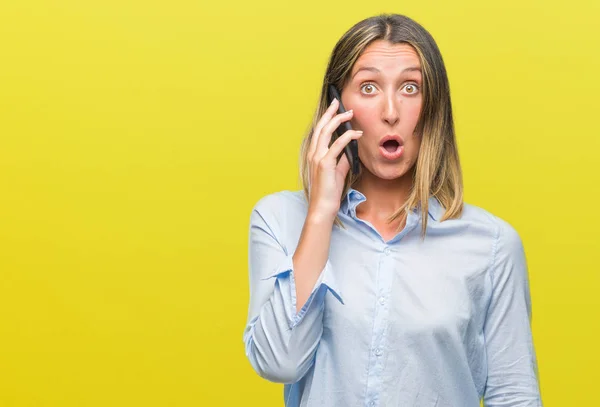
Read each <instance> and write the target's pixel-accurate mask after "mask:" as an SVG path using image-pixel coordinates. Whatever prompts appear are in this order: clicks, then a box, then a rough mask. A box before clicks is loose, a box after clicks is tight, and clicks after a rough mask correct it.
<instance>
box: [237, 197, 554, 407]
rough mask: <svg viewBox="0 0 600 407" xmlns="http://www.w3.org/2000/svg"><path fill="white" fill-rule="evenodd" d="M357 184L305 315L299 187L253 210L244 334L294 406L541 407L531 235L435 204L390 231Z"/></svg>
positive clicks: (252, 356)
mask: <svg viewBox="0 0 600 407" xmlns="http://www.w3.org/2000/svg"><path fill="white" fill-rule="evenodd" d="M365 200H366V197H365V196H364V195H363V194H362V193H360V192H359V191H357V190H354V189H351V190H350V191H349V192H348V194H347V196H346V197H345V200H344V201H343V203H342V205H341V207H340V211H339V216H340V219H341V220H342V222H343V223H344V224H345V226H346V229H341V228H339V227H337V226H335V227H334V228H333V232H332V237H331V244H330V250H329V258H328V260H327V264H326V265H325V267H324V269H323V270H322V272H321V274H320V277H319V280H318V281H317V283H316V285H315V287H314V289H313V292H312V294H311V296H310V297H309V299H308V301H307V302H306V304H305V305H304V307H303V308H302V309H301V310H300V312H299V313H296V295H295V294H296V291H295V286H294V267H293V263H292V256H293V254H294V251H295V250H296V246H297V244H298V239H299V237H300V233H301V231H302V226H303V223H304V220H305V218H306V214H307V202H306V200H305V198H304V195H303V192H302V191H301V190H299V191H280V192H276V193H272V194H269V195H267V196H264V197H263V198H261V199H260V200H259V201H258V202H257V203H256V205H255V206H254V208H253V210H252V213H251V216H250V230H249V267H250V276H249V277H250V304H249V310H248V320H247V325H246V327H245V329H244V334H243V340H244V344H245V351H246V355H247V357H248V359H249V361H250V364H251V365H252V367H253V368H254V370H255V371H256V372H257V373H258V374H259V375H260V376H261V377H263V378H265V379H268V380H270V381H273V382H278V383H285V386H284V389H283V390H284V392H283V393H284V401H285V405H286V406H287V407H292V406H293V407H295V406H307V407H308V406H344V407H349V406H385V407H389V406H398V407H409V406H410V407H434V406H435V407H479V403H480V400H481V399H482V398H483V400H484V403H485V405H486V407H517V406H519V407H526V406H527V407H534V406H535V407H541V406H542V401H541V396H540V386H539V382H538V379H539V376H538V367H537V361H536V354H535V349H534V345H533V339H532V331H531V299H530V290H529V280H528V272H527V263H526V258H525V253H524V250H523V245H522V241H521V239H520V237H519V235H518V234H517V232H516V231H515V229H514V228H513V227H512V226H511V225H510V224H509V223H507V222H506V221H504V220H502V219H500V218H498V217H496V216H494V215H492V214H490V213H489V212H487V211H485V210H483V209H481V208H479V207H476V206H474V205H470V204H467V203H465V204H464V212H463V215H462V216H461V218H460V219H453V220H446V221H444V222H439V219H440V217H441V216H442V215H443V213H444V209H443V207H442V206H441V205H440V203H439V202H438V201H437V199H436V198H434V197H431V198H430V200H429V213H428V216H429V218H428V224H427V233H426V237H425V240H424V241H423V240H421V236H420V233H421V219H420V214H419V212H418V209H415V210H413V211H411V212H409V216H408V219H407V223H406V227H405V228H404V229H403V230H402V231H401V232H400V233H398V234H397V235H396V236H395V237H394V238H392V239H391V240H389V241H385V239H384V238H382V236H381V235H380V234H379V233H378V232H377V230H376V229H375V228H374V227H373V226H372V225H371V224H370V223H369V222H367V221H364V220H362V219H359V218H357V216H356V207H357V205H358V204H360V203H361V202H363V201H365Z"/></svg>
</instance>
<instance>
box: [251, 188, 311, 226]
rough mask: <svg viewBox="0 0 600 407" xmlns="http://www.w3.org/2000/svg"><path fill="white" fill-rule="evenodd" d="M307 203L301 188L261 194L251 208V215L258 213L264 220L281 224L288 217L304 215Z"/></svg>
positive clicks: (295, 217)
mask: <svg viewBox="0 0 600 407" xmlns="http://www.w3.org/2000/svg"><path fill="white" fill-rule="evenodd" d="M307 210H308V203H307V201H306V198H305V196H304V191H303V190H294V191H291V190H282V191H276V192H271V193H269V194H267V195H264V196H262V197H261V198H259V199H258V201H257V202H256V203H255V204H254V206H253V208H252V216H253V217H254V216H256V215H259V216H261V217H262V218H263V219H264V220H265V221H267V222H269V223H271V222H275V223H278V224H282V223H284V222H286V221H287V220H290V219H299V218H303V217H305V216H306V212H307Z"/></svg>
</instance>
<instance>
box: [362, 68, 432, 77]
mask: <svg viewBox="0 0 600 407" xmlns="http://www.w3.org/2000/svg"><path fill="white" fill-rule="evenodd" d="M360 71H371V72H375V73H381V71H380V70H379V69H377V68H375V67H374V66H363V67H360V68H358V71H356V72H354V75H352V77H353V78H354V77H355V76H356V74H357V73H359V72H360ZM411 71H417V72H421V68H420V67H418V66H409V67H408V68H406V69H404V70H403V71H402V72H401V73H405V72H411ZM421 73H422V72H421Z"/></svg>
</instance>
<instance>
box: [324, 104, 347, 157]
mask: <svg viewBox="0 0 600 407" xmlns="http://www.w3.org/2000/svg"><path fill="white" fill-rule="evenodd" d="M352 116H353V111H352V110H348V111H347V112H345V113H340V114H338V115H336V116H335V117H334V118H333V119H331V120H330V121H329V122H328V123H327V124H326V125H325V127H323V130H322V131H321V134H320V135H319V140H318V142H317V150H316V151H317V155H319V154H318V152H319V151H321V152H322V154H323V155H324V154H325V151H326V150H327V147H328V146H329V143H330V142H331V137H332V134H333V131H334V130H335V129H337V128H338V127H339V126H340V124H342V122H345V121H348V120H350V119H351V118H352Z"/></svg>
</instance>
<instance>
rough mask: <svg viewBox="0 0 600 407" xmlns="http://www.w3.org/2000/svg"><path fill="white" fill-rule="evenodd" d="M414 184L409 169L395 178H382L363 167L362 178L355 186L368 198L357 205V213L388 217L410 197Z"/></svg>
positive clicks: (370, 216) (375, 217) (374, 216)
mask: <svg viewBox="0 0 600 407" xmlns="http://www.w3.org/2000/svg"><path fill="white" fill-rule="evenodd" d="M412 184H413V173H412V171H409V172H408V173H406V174H404V175H403V176H402V177H400V178H396V179H393V180H386V179H381V178H379V177H377V176H375V175H373V174H371V173H370V172H369V171H367V170H366V168H363V174H362V176H361V178H360V180H358V181H357V183H356V184H355V185H354V186H353V188H354V189H356V190H357V191H359V192H361V193H362V194H363V195H364V196H365V197H366V198H367V200H366V201H365V202H363V203H361V204H360V205H358V206H357V207H356V212H357V215H362V216H365V217H369V218H372V219H386V218H388V217H389V216H390V215H391V214H392V213H394V212H395V211H397V210H398V208H400V207H401V206H402V205H403V204H404V203H405V202H406V200H407V199H408V196H409V194H410V190H411V188H412Z"/></svg>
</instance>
